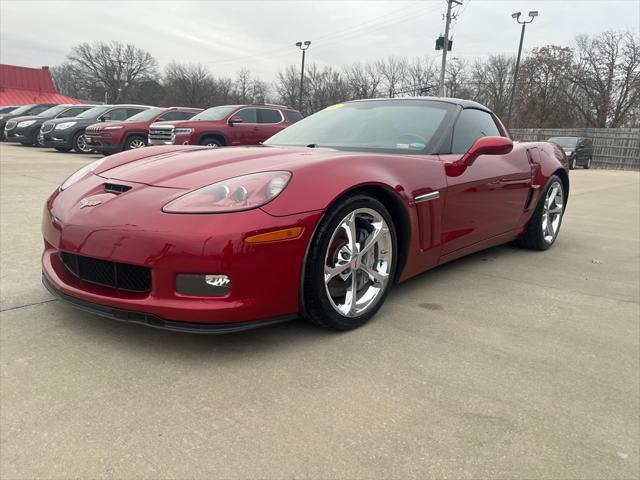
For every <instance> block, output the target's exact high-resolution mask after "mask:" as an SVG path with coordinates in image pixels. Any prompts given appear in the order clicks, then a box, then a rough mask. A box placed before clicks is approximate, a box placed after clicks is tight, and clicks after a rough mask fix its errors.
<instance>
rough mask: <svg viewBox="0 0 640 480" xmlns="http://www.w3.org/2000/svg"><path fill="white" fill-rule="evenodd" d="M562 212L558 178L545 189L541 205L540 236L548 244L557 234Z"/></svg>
mask: <svg viewBox="0 0 640 480" xmlns="http://www.w3.org/2000/svg"><path fill="white" fill-rule="evenodd" d="M563 212H564V193H563V191H562V183H561V182H560V181H559V180H554V181H553V183H552V184H551V185H550V186H549V189H548V190H547V195H546V197H545V199H544V205H543V207H542V236H543V238H544V241H545V242H547V243H548V244H552V243H553V241H554V240H555V239H556V236H557V235H558V230H559V229H560V221H561V220H562V213H563Z"/></svg>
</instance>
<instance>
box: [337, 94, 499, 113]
mask: <svg viewBox="0 0 640 480" xmlns="http://www.w3.org/2000/svg"><path fill="white" fill-rule="evenodd" d="M390 100H391V101H396V102H397V101H402V100H423V101H427V102H443V103H451V104H453V105H459V106H460V107H462V108H477V109H479V110H484V111H486V112H489V113H491V110H489V109H488V108H487V107H485V106H484V105H482V104H480V103H478V102H474V101H473V100H464V99H462V98H451V97H401V98H364V99H361V100H351V101H349V102H345V103H352V102H373V101H375V102H385V101H390Z"/></svg>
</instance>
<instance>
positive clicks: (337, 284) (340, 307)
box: [303, 195, 398, 330]
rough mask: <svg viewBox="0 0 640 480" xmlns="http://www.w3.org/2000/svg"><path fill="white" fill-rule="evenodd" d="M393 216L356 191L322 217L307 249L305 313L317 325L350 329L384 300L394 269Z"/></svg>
mask: <svg viewBox="0 0 640 480" xmlns="http://www.w3.org/2000/svg"><path fill="white" fill-rule="evenodd" d="M396 245H397V239H396V232H395V228H394V225H393V220H392V218H391V216H390V215H389V212H388V211H387V209H386V208H385V206H384V205H383V204H382V203H380V202H379V201H378V200H376V199H374V198H372V197H369V196H365V195H356V196H353V197H348V198H346V199H345V200H343V201H341V202H340V203H338V204H337V205H336V206H335V207H333V208H332V209H331V210H330V211H329V212H328V213H327V215H326V216H325V217H324V218H323V219H322V221H321V223H320V225H319V226H318V229H317V231H316V234H315V236H314V239H313V240H312V243H311V247H310V250H309V254H308V258H307V263H306V265H305V276H304V285H303V289H304V290H303V299H304V307H305V311H304V316H305V318H306V319H307V320H309V321H310V322H312V323H315V324H316V325H320V326H322V327H325V328H329V329H333V330H351V329H353V328H357V327H359V326H361V325H363V324H364V323H366V322H367V321H368V320H369V319H370V318H371V317H373V315H375V313H376V312H377V311H378V310H379V309H380V307H381V306H382V303H383V302H384V299H385V297H386V296H387V293H388V292H389V289H390V288H391V284H392V282H393V278H394V275H395V269H396V259H397V256H398V255H397V251H396V248H397V247H396Z"/></svg>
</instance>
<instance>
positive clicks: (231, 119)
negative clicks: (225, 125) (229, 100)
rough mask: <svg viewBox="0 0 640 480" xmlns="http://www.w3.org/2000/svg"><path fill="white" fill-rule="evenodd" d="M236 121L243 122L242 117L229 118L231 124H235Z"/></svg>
mask: <svg viewBox="0 0 640 480" xmlns="http://www.w3.org/2000/svg"><path fill="white" fill-rule="evenodd" d="M234 123H242V117H231V118H230V119H229V125H233V124H234Z"/></svg>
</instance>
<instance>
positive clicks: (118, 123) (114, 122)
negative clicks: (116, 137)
mask: <svg viewBox="0 0 640 480" xmlns="http://www.w3.org/2000/svg"><path fill="white" fill-rule="evenodd" d="M150 123H151V122H147V121H139V122H135V121H134V122H127V121H124V120H107V121H106V122H96V121H94V123H92V124H91V125H89V126H90V127H98V128H99V129H102V128H104V127H113V126H122V127H125V128H141V127H147V126H148V125H149V124H150Z"/></svg>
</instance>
